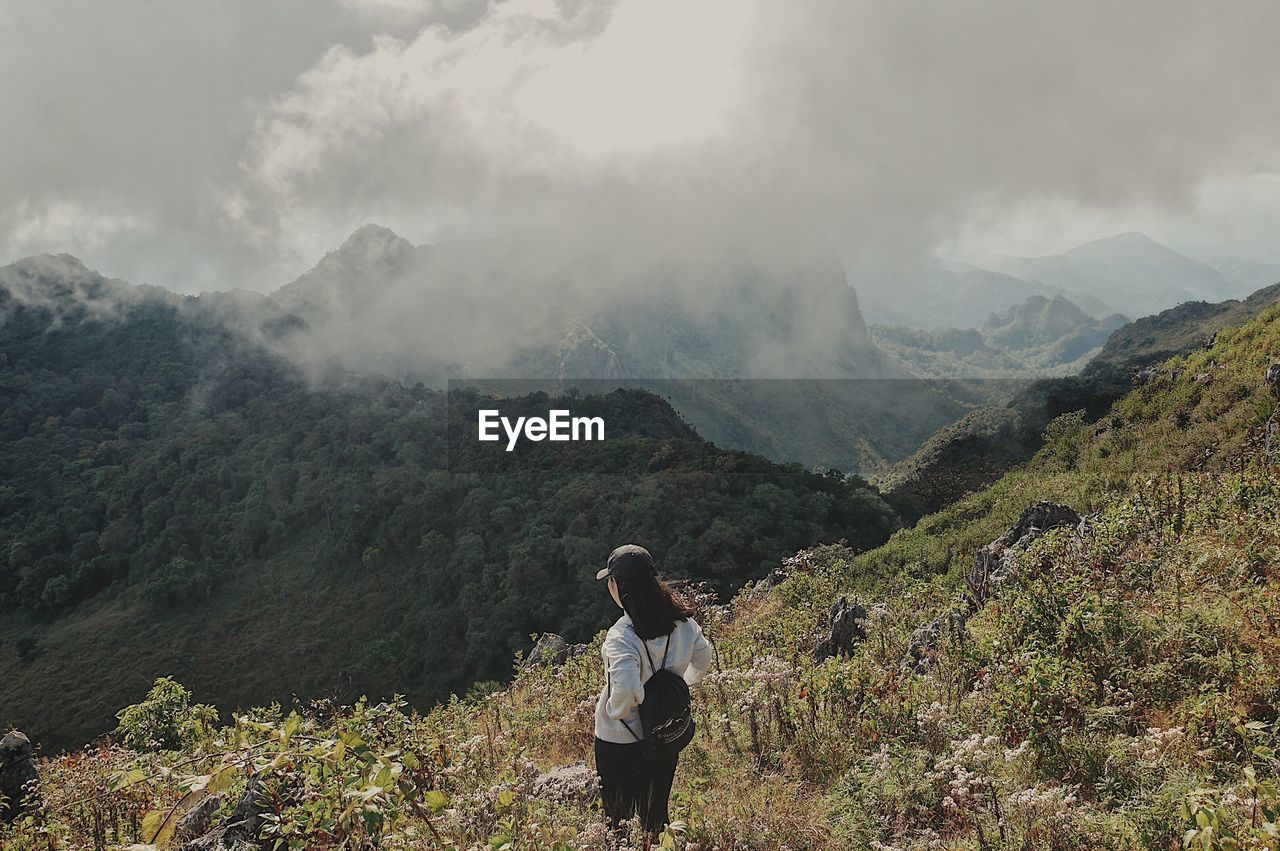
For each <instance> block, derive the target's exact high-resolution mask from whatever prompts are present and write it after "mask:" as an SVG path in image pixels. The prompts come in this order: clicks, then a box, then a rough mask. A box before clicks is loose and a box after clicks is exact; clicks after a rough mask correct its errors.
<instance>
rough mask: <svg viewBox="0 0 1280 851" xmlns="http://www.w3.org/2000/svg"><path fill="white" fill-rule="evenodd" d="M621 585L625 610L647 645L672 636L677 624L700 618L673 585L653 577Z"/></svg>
mask: <svg viewBox="0 0 1280 851" xmlns="http://www.w3.org/2000/svg"><path fill="white" fill-rule="evenodd" d="M617 582H618V596H619V597H621V598H622V608H623V609H624V610H625V611H626V613H627V614H628V615H630V616H631V625H632V626H634V627H635V630H636V635H638V636H640V637H641V638H643V639H644V640H645V641H648V640H649V639H651V638H657V637H658V636H660V635H670V634H671V631H672V630H673V629H675V628H676V621H683V620H688V619H689V618H691V617H693V616H694V615H695V614H697V611H698V610H697V608H696V607H695V606H693V605H692V604H690V603H688V602H686V601H684V600H683V599H681V598H680V596H679V595H678V594H676V592H675V590H674V589H673V588H672V587H671V586H670V585H668V584H667V583H666V582H664V581H662V580H661V579H659V578H658V577H657V576H654V575H653V574H648V575H646V576H637V577H634V578H631V579H618V580H617Z"/></svg>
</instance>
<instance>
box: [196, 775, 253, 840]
mask: <svg viewBox="0 0 1280 851" xmlns="http://www.w3.org/2000/svg"><path fill="white" fill-rule="evenodd" d="M261 797H262V781H261V780H259V779H258V778H256V777H251V778H249V782H248V783H247V784H245V787H244V793H243V794H242V795H241V796H240V800H239V801H237V802H236V808H235V809H234V810H232V811H231V815H229V816H227V818H226V820H225V821H223V823H222V824H220V825H218V826H217V827H215V828H214V829H213V830H211V831H209V832H208V833H206V834H205V835H204V836H201V837H200V838H199V839H195V840H193V841H191V842H189V843H187V844H186V845H185V846H183V848H184V849H187V851H231V849H235V851H241V849H255V848H262V847H264V843H263V842H262V841H261V840H260V839H259V837H258V833H259V831H260V830H261V829H262V813H263V807H262V804H260V803H259V800H258V799H259V798H261Z"/></svg>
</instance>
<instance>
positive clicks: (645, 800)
mask: <svg viewBox="0 0 1280 851" xmlns="http://www.w3.org/2000/svg"><path fill="white" fill-rule="evenodd" d="M606 578H607V579H608V580H609V593H610V595H612V597H613V601H614V602H615V603H617V604H618V606H619V607H620V608H621V609H622V610H623V611H624V612H625V614H623V615H622V617H620V618H618V620H617V622H616V623H614V625H613V626H612V627H610V628H609V632H608V634H607V635H606V636H605V639H604V646H603V647H602V648H601V651H600V653H601V655H602V656H603V657H604V672H605V685H604V688H603V689H602V690H601V692H600V698H599V700H597V701H596V745H595V751H596V773H597V774H599V775H600V796H601V800H602V802H603V804H604V811H605V816H606V818H607V820H608V822H609V826H610V827H612V828H617V827H618V825H619V823H620V822H622V821H625V820H627V819H630V818H632V817H633V816H635V815H639V816H640V821H641V823H642V824H643V825H644V828H645V830H646V831H648V832H650V833H660V832H661V831H662V830H663V829H665V828H666V826H667V822H668V821H669V820H670V817H669V815H668V812H667V805H668V800H669V798H670V795H671V783H672V781H673V779H674V778H675V773H676V763H677V761H678V760H679V755H678V754H673V755H671V756H669V757H664V758H661V759H652V758H647V757H646V755H645V743H644V737H645V732H644V730H643V728H642V725H641V723H640V712H639V707H640V704H641V703H642V702H643V701H644V698H645V688H644V684H645V683H646V682H647V681H648V680H649V678H650V677H652V676H653V674H654V671H655V670H662V669H664V668H665V669H670V670H671V671H674V672H675V673H676V674H678V675H680V676H681V677H683V679H684V681H685V682H686V683H688V684H690V685H692V684H693V683H695V682H697V681H698V680H699V679H701V678H702V675H703V674H704V673H706V671H707V669H708V668H709V667H710V666H711V658H712V655H711V644H710V643H709V642H708V641H707V639H706V637H705V636H704V635H703V634H702V629H701V627H699V626H698V624H697V622H696V621H695V620H693V614H694V609H693V607H692V606H690V605H689V604H687V603H685V602H683V601H682V600H680V599H679V598H678V597H677V596H676V595H675V593H674V592H673V591H672V590H671V588H670V586H668V585H667V583H665V582H663V581H662V580H661V579H659V578H658V576H657V574H656V572H655V570H654V565H653V556H651V555H649V551H648V550H646V549H645V548H644V547H638V546H636V545H634V544H625V545H623V546H621V547H618V548H617V549H616V550H614V551H613V552H612V553H610V555H609V562H608V566H607V567H605V568H604V569H602V570H601V571H600V572H599V573H597V574H596V579H606Z"/></svg>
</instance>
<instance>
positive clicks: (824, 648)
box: [813, 597, 867, 663]
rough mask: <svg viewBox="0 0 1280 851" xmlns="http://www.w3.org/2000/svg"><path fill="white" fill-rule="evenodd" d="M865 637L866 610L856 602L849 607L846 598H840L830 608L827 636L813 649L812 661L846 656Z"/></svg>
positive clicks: (818, 661)
mask: <svg viewBox="0 0 1280 851" xmlns="http://www.w3.org/2000/svg"><path fill="white" fill-rule="evenodd" d="M866 637H867V610H866V608H865V607H864V606H863V605H862V604H861V603H859V602H857V601H856V600H855V601H854V602H853V604H852V605H850V603H849V599H848V598H847V597H841V598H840V599H839V600H837V601H836V602H835V603H834V604H833V605H832V606H831V612H830V617H829V619H828V625H827V636H826V637H825V638H823V639H822V640H821V641H819V642H818V646H817V647H815V648H814V649H813V661H814V662H815V663H820V662H823V661H825V660H827V659H830V658H831V657H832V656H848V655H850V654H851V653H852V652H853V648H854V647H855V646H856V645H858V644H860V643H861V642H862V641H864V640H866Z"/></svg>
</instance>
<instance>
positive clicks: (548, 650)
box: [524, 632, 589, 668]
mask: <svg viewBox="0 0 1280 851" xmlns="http://www.w3.org/2000/svg"><path fill="white" fill-rule="evenodd" d="M588 649H589V648H588V647H587V645H585V644H570V643H569V642H567V641H565V640H564V639H563V638H561V637H560V636H558V635H556V634H555V633H554V632H547V633H543V634H542V635H541V636H540V637H539V638H538V640H537V642H536V643H535V644H534V645H533V649H532V650H530V651H529V657H528V658H527V659H525V660H524V666H525V667H526V668H558V667H560V666H561V665H563V664H564V663H565V662H567V661H569V660H570V659H576V658H577V657H579V656H581V655H582V654H584V653H586V652H587V650H588Z"/></svg>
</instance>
